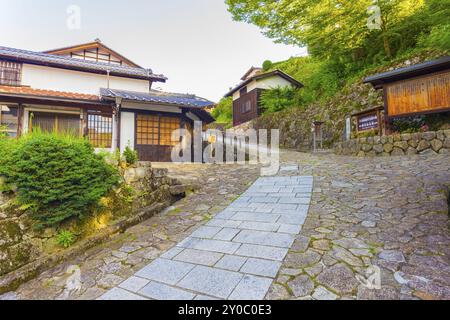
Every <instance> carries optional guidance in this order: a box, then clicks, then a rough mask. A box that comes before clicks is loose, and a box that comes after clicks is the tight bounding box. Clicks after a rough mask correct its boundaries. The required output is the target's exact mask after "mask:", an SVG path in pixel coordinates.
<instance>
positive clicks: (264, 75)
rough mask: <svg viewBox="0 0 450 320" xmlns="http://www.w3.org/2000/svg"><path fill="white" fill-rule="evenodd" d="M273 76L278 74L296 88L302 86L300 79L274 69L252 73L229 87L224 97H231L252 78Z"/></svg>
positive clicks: (259, 78) (258, 78)
mask: <svg viewBox="0 0 450 320" xmlns="http://www.w3.org/2000/svg"><path fill="white" fill-rule="evenodd" d="M273 76H279V77H281V78H283V79H285V80H287V81H289V82H290V83H291V84H292V85H294V86H296V87H297V88H303V87H304V85H303V84H302V83H301V82H300V81H297V80H296V79H294V78H293V77H291V76H290V75H288V74H287V73H285V72H283V71H281V70H274V71H270V72H265V73H259V74H256V75H254V76H253V77H250V78H248V79H247V80H245V81H243V82H241V83H240V84H238V85H237V86H236V87H234V88H233V89H231V91H230V92H228V93H227V94H226V95H225V97H231V96H232V95H233V94H234V93H235V92H236V91H239V90H240V89H241V88H243V87H245V86H246V85H247V84H249V83H250V82H252V81H253V80H261V79H265V78H270V77H273Z"/></svg>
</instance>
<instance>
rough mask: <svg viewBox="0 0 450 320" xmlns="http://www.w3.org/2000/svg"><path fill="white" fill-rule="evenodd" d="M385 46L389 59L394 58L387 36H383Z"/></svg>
mask: <svg viewBox="0 0 450 320" xmlns="http://www.w3.org/2000/svg"><path fill="white" fill-rule="evenodd" d="M383 33H384V32H383ZM383 45H384V52H385V53H386V56H387V57H388V58H389V59H390V58H392V51H391V45H390V44H389V39H388V37H387V35H386V34H383Z"/></svg>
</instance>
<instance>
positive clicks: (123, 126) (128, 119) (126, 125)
mask: <svg viewBox="0 0 450 320" xmlns="http://www.w3.org/2000/svg"><path fill="white" fill-rule="evenodd" d="M134 132H135V121H134V112H121V113H120V152H121V153H123V152H124V150H125V148H126V147H127V146H130V148H131V149H133V150H134Z"/></svg>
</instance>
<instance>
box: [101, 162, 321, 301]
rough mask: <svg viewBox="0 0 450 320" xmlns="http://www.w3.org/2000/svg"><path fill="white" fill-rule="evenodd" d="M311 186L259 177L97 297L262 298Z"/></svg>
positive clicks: (306, 181)
mask: <svg viewBox="0 0 450 320" xmlns="http://www.w3.org/2000/svg"><path fill="white" fill-rule="evenodd" d="M292 169H293V170H295V167H294V168H292V166H291V167H286V168H285V170H284V171H290V170H292ZM312 187H313V178H312V177H308V176H303V177H300V176H292V177H271V178H260V179H258V180H257V181H256V182H255V183H254V184H253V185H252V186H251V187H250V188H249V189H248V190H247V191H246V192H245V193H244V194H243V195H242V196H241V197H240V198H238V199H237V200H236V201H234V202H233V203H232V204H231V205H230V206H229V207H228V208H226V209H225V210H224V211H222V212H221V213H219V214H217V215H216V216H215V217H214V218H213V219H211V220H210V221H209V222H208V223H206V225H204V226H202V227H200V228H198V229H197V230H195V231H194V232H193V233H192V234H191V235H190V236H189V237H188V238H186V239H184V240H183V241H181V242H180V243H178V244H177V245H176V246H175V247H174V248H172V249H170V250H169V251H167V252H166V253H164V254H163V255H162V256H161V257H159V258H158V259H156V260H154V261H153V262H152V263H150V264H149V265H147V266H145V267H144V268H143V269H141V270H140V271H138V272H137V273H135V274H134V275H133V276H132V277H130V278H129V279H127V280H126V281H124V282H123V283H121V284H120V285H119V286H117V287H114V288H113V289H111V290H110V291H108V292H107V293H105V294H104V295H102V296H101V297H100V299H103V300H110V299H112V300H124V299H125V300H127V299H146V298H149V299H160V300H192V299H195V300H204V299H231V300H262V299H263V298H264V297H265V296H266V294H267V292H268V290H269V288H270V286H271V284H272V282H273V280H274V279H275V277H276V276H277V274H278V271H279V269H280V267H281V264H282V263H281V262H282V261H283V259H284V257H285V256H286V254H287V253H288V250H289V249H290V247H291V246H292V244H293V243H294V241H295V238H296V236H297V235H298V234H299V233H300V231H301V227H302V225H303V223H304V221H305V220H306V217H307V214H308V209H309V203H310V201H311V192H312Z"/></svg>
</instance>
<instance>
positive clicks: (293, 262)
mask: <svg viewBox="0 0 450 320" xmlns="http://www.w3.org/2000/svg"><path fill="white" fill-rule="evenodd" d="M319 261H320V255H319V254H318V253H316V252H314V251H311V250H308V251H306V252H305V253H289V254H288V256H287V257H286V261H285V266H286V267H288V268H306V267H308V266H311V265H313V264H316V263H317V262H319Z"/></svg>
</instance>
